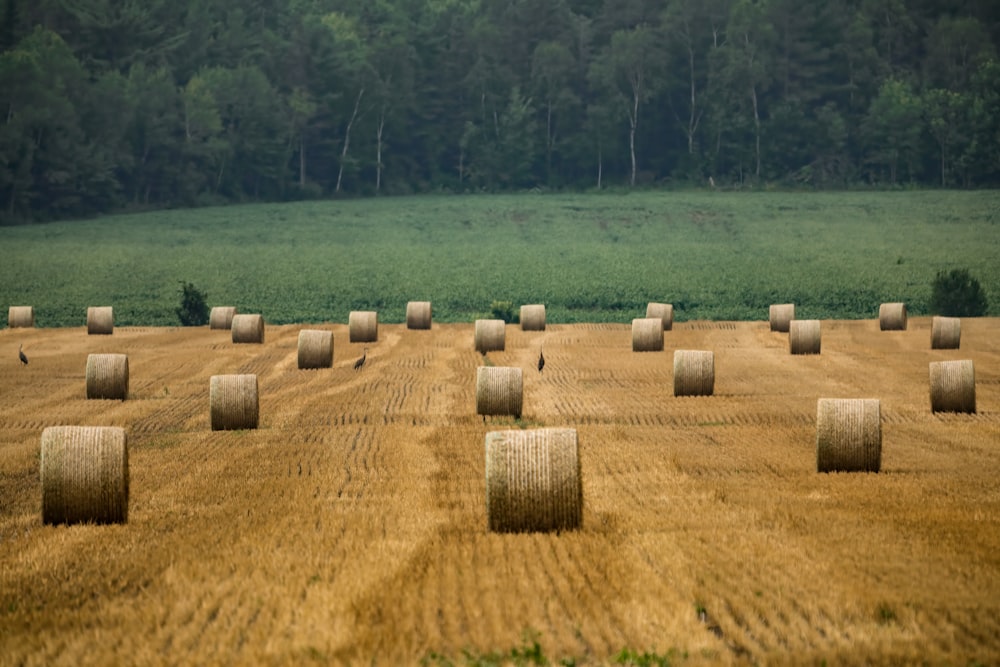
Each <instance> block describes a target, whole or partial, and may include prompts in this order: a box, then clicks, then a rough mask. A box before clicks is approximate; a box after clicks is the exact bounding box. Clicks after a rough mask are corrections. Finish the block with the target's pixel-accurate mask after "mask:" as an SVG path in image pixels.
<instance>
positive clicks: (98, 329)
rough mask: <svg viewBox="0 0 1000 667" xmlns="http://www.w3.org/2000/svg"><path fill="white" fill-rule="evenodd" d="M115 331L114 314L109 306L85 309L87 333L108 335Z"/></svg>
mask: <svg viewBox="0 0 1000 667" xmlns="http://www.w3.org/2000/svg"><path fill="white" fill-rule="evenodd" d="M114 331H115V314H114V309H113V308H112V307H111V306H90V307H89V308H87V333H88V334H90V335H93V334H101V335H108V334H112V333H114Z"/></svg>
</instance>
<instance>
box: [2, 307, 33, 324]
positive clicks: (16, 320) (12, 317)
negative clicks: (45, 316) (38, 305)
mask: <svg viewBox="0 0 1000 667" xmlns="http://www.w3.org/2000/svg"><path fill="white" fill-rule="evenodd" d="M7 326H8V327H10V328H11V329H18V328H24V329H33V328H34V327H35V308H34V306H11V307H10V308H8V309H7Z"/></svg>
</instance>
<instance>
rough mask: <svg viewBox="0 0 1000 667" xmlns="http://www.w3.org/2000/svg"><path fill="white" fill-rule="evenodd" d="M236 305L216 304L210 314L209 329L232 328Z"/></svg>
mask: <svg viewBox="0 0 1000 667" xmlns="http://www.w3.org/2000/svg"><path fill="white" fill-rule="evenodd" d="M234 315H236V307H235V306H215V307H214V308H212V310H211V312H209V315H208V328H209V329H232V328H233V316H234Z"/></svg>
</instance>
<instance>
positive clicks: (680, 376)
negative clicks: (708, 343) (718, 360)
mask: <svg viewBox="0 0 1000 667" xmlns="http://www.w3.org/2000/svg"><path fill="white" fill-rule="evenodd" d="M714 391H715V353H714V352H704V351H701V350H675V351H674V396H711V395H712V393H713V392H714Z"/></svg>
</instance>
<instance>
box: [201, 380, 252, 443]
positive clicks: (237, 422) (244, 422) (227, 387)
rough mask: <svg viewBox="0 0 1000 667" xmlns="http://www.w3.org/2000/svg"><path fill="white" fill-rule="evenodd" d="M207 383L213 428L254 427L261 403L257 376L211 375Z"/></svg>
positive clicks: (224, 429)
mask: <svg viewBox="0 0 1000 667" xmlns="http://www.w3.org/2000/svg"><path fill="white" fill-rule="evenodd" d="M210 382H211V384H210V388H209V408H210V412H211V416H212V430H213V431H230V430H238V429H249V428H257V422H258V420H259V418H260V403H259V400H258V396H257V376H256V375H213V376H212V378H211V381H210Z"/></svg>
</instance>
